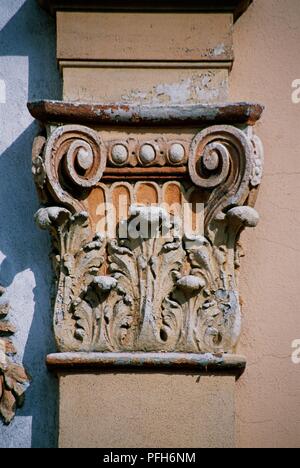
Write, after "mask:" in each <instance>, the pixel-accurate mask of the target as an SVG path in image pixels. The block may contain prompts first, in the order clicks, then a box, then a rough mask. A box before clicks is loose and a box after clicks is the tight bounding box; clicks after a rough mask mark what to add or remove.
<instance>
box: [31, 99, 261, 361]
mask: <svg viewBox="0 0 300 468" xmlns="http://www.w3.org/2000/svg"><path fill="white" fill-rule="evenodd" d="M51 106H52V114H51V112H49V109H48V112H46V113H45V112H44V110H43V111H41V105H40V104H37V105H34V104H32V105H31V106H30V110H31V112H32V114H33V115H35V116H36V117H37V118H39V119H40V120H44V121H46V127H47V129H48V130H47V131H48V137H47V138H46V137H43V136H39V137H37V138H36V140H35V143H34V147H33V174H34V177H35V182H36V185H37V189H38V192H39V194H40V197H41V200H42V202H43V204H44V207H43V208H41V209H40V210H39V211H38V212H37V215H36V220H37V223H38V224H39V226H40V227H41V228H43V229H49V230H50V232H51V236H52V240H53V263H54V270H55V274H56V283H57V295H56V301H55V306H54V331H55V338H56V343H57V348H58V351H59V352H86V353H91V352H98V353H125V352H131V353H139V352H144V353H145V352H146V353H149V352H156V353H160V352H162V353H174V352H176V353H192V354H205V353H211V354H217V355H222V354H224V353H234V351H235V347H236V345H237V342H238V338H239V335H240V330H241V310H240V300H239V293H238V278H237V276H238V270H239V268H240V257H241V256H242V255H243V253H242V249H241V246H240V244H239V238H240V234H241V232H242V230H243V229H244V228H245V227H255V226H256V225H257V223H258V220H259V216H258V214H257V212H256V211H255V209H254V204H255V200H256V196H257V191H258V186H259V184H260V182H261V177H262V167H263V151H262V145H261V142H260V140H259V139H258V137H256V136H254V135H253V131H252V125H253V124H254V122H255V121H256V120H257V119H258V118H259V116H260V114H261V112H262V108H259V106H257V105H256V106H255V105H250V104H249V105H246V106H244V108H243V106H240V107H238V105H237V107H236V109H235V110H234V112H232V106H231V107H230V106H228V107H227V108H226V107H225V108H224V107H223V108H222V110H221V111H220V108H217V107H215V108H214V109H213V110H214V113H212V109H209V106H197V108H196V109H195V107H194V108H189V107H187V108H185V109H184V110H183V109H182V113H183V114H184V116H185V119H184V118H183V117H182V114H180V115H179V117H178V109H174V108H173V109H170V110H169V111H168V110H165V111H164V113H162V110H161V109H160V110H158V111H157V113H156V114H159V112H160V115H159V116H157V115H156V114H155V112H156V111H155V109H152V114H151V115H152V117H151V118H148V117H149V116H148V117H147V115H148V114H147V112H146V110H145V109H143V108H141V109H139V112H137V111H136V112H135V113H129V111H128V112H127V111H125V113H124V114H122V112H121V111H120V109H119V110H117V111H112V112H111V114H110V115H109V113H108V110H107V109H105V112H106V114H105V115H104V114H103V113H102V114H100V113H99V112H96V111H95V107H93V106H90V108H89V109H87V105H84V106H83V107H82V108H80V105H78V108H77V111H76V112H75V111H74V106H73V107H72V105H70V106H69V119H68V112H67V111H68V105H67V104H66V105H65V106H64V108H63V112H62V113H61V114H60V115H58V114H59V112H58V111H57V109H60V108H61V106H62V104H61V103H57V104H56V103H52V104H51V105H50V108H51ZM43 109H45V107H43ZM82 109H85V112H83V113H81V112H80V111H81V110H82ZM226 109H227V110H226ZM230 109H231V110H230ZM253 109H256V114H257V115H256V116H255V117H253ZM50 110H51V109H50ZM55 111H56V113H55ZM179 111H180V109H179ZM74 112H75V114H74ZM93 112H94V119H93V118H91V115H92V114H93ZM114 112H115V113H114ZM126 112H127V113H126ZM195 112H196V114H197V115H198V117H197V115H196V116H195ZM218 112H219V113H218ZM50 114H51V115H50ZM107 115H108V117H107ZM153 115H154V116H153ZM170 116H171V117H170ZM172 116H173V117H172ZM212 116H213V117H212ZM80 118H81V119H82V123H83V124H82V125H79V124H78V123H76V124H74V123H73V122H78V120H79V119H80ZM226 118H227V119H228V123H229V124H228V125H227V124H224V121H226ZM47 120H49V121H51V122H53V121H56V122H63V123H62V124H53V123H52V124H51V125H47ZM87 122H89V126H86V123H87ZM197 122H198V123H197ZM220 122H222V124H220ZM205 123H206V124H205ZM112 127H113V128H112ZM195 128H198V130H197V129H196V130H195ZM120 199H122V202H121V204H120V203H119V200H120ZM185 205H188V206H189V211H188V213H189V215H190V218H191V226H192V227H194V232H193V234H187V232H186V229H185V227H186V214H185V208H184V207H185ZM199 205H200V206H202V207H203V209H202V211H201V210H200V218H201V219H202V221H203V227H202V228H201V229H200V230H198V231H196V232H195V227H198V221H199V216H198V215H199V212H198V211H197V210H198V208H196V207H198V206H199ZM174 206H175V208H174ZM201 216H202V217H201ZM200 225H201V223H200ZM141 226H143V227H144V228H146V227H147V229H146V231H145V229H144V231H143V232H142V231H141Z"/></svg>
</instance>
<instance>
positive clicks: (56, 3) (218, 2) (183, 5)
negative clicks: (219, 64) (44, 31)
mask: <svg viewBox="0 0 300 468" xmlns="http://www.w3.org/2000/svg"><path fill="white" fill-rule="evenodd" d="M252 1H253V0H186V1H185V2H182V1H179V0H160V1H153V0H143V1H141V0H38V3H39V4H40V5H41V6H42V7H43V8H45V9H46V10H47V11H49V12H50V13H51V14H52V15H55V13H56V11H151V12H153V11H161V12H163V11H173V12H183V11H193V12H203V13H205V12H219V13H232V14H233V17H234V20H235V21H236V20H237V19H238V18H239V17H240V16H241V15H242V14H243V13H244V12H245V11H246V10H247V9H248V8H249V6H250V5H251V3H252Z"/></svg>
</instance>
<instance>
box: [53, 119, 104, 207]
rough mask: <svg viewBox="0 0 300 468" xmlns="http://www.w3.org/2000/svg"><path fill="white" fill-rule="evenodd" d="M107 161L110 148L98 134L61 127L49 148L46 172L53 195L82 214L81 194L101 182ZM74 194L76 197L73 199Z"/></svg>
mask: <svg viewBox="0 0 300 468" xmlns="http://www.w3.org/2000/svg"><path fill="white" fill-rule="evenodd" d="M106 161H107V154H106V148H105V146H104V144H103V142H102V139H101V137H100V136H99V135H98V133H97V132H95V131H94V130H92V129H90V128H87V127H83V126H80V125H66V126H63V127H59V128H58V129H57V130H55V131H54V132H53V133H52V135H51V137H50V139H49V140H48V143H47V146H46V149H45V170H46V175H47V182H48V188H49V190H50V192H51V194H52V196H53V197H54V198H55V200H56V201H57V202H60V203H63V204H64V205H65V206H66V207H68V208H69V209H71V210H72V211H81V210H82V209H83V205H82V204H81V203H80V201H79V200H78V198H79V197H78V191H84V190H88V189H90V188H92V187H94V186H95V185H96V184H97V183H98V182H99V180H100V179H101V177H102V175H103V172H104V170H105V167H106ZM74 191H76V195H74V196H72V192H74Z"/></svg>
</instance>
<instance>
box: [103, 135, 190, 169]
mask: <svg viewBox="0 0 300 468" xmlns="http://www.w3.org/2000/svg"><path fill="white" fill-rule="evenodd" d="M188 149H189V143H188V142H186V141H171V142H167V141H165V140H154V141H145V142H142V143H139V142H137V141H136V140H135V139H128V140H126V141H112V142H109V143H108V158H109V163H110V164H111V165H113V166H125V165H129V166H133V167H134V166H137V165H140V166H164V165H171V166H177V165H183V164H184V163H186V162H187V156H188Z"/></svg>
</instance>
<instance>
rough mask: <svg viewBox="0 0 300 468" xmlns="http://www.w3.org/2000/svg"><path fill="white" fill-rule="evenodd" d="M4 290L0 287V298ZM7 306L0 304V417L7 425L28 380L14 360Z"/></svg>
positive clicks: (13, 331)
mask: <svg viewBox="0 0 300 468" xmlns="http://www.w3.org/2000/svg"><path fill="white" fill-rule="evenodd" d="M4 293H5V290H4V289H3V288H2V287H0V296H2V295H3V294H4ZM8 312H9V305H8V303H7V302H2V299H1V303H0V416H1V418H2V420H3V422H4V424H9V423H10V422H11V421H12V420H13V418H14V417H15V414H16V409H17V408H20V407H21V406H22V405H23V403H24V398H25V391H26V389H27V387H28V386H29V382H30V378H29V376H28V374H27V373H26V371H25V369H24V367H23V366H22V365H20V364H17V363H16V362H15V359H14V355H15V354H16V349H15V347H14V345H13V343H12V341H11V337H12V335H13V334H14V333H15V331H16V330H15V327H14V326H13V325H12V324H11V323H10V322H9V321H8V320H7V315H8Z"/></svg>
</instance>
